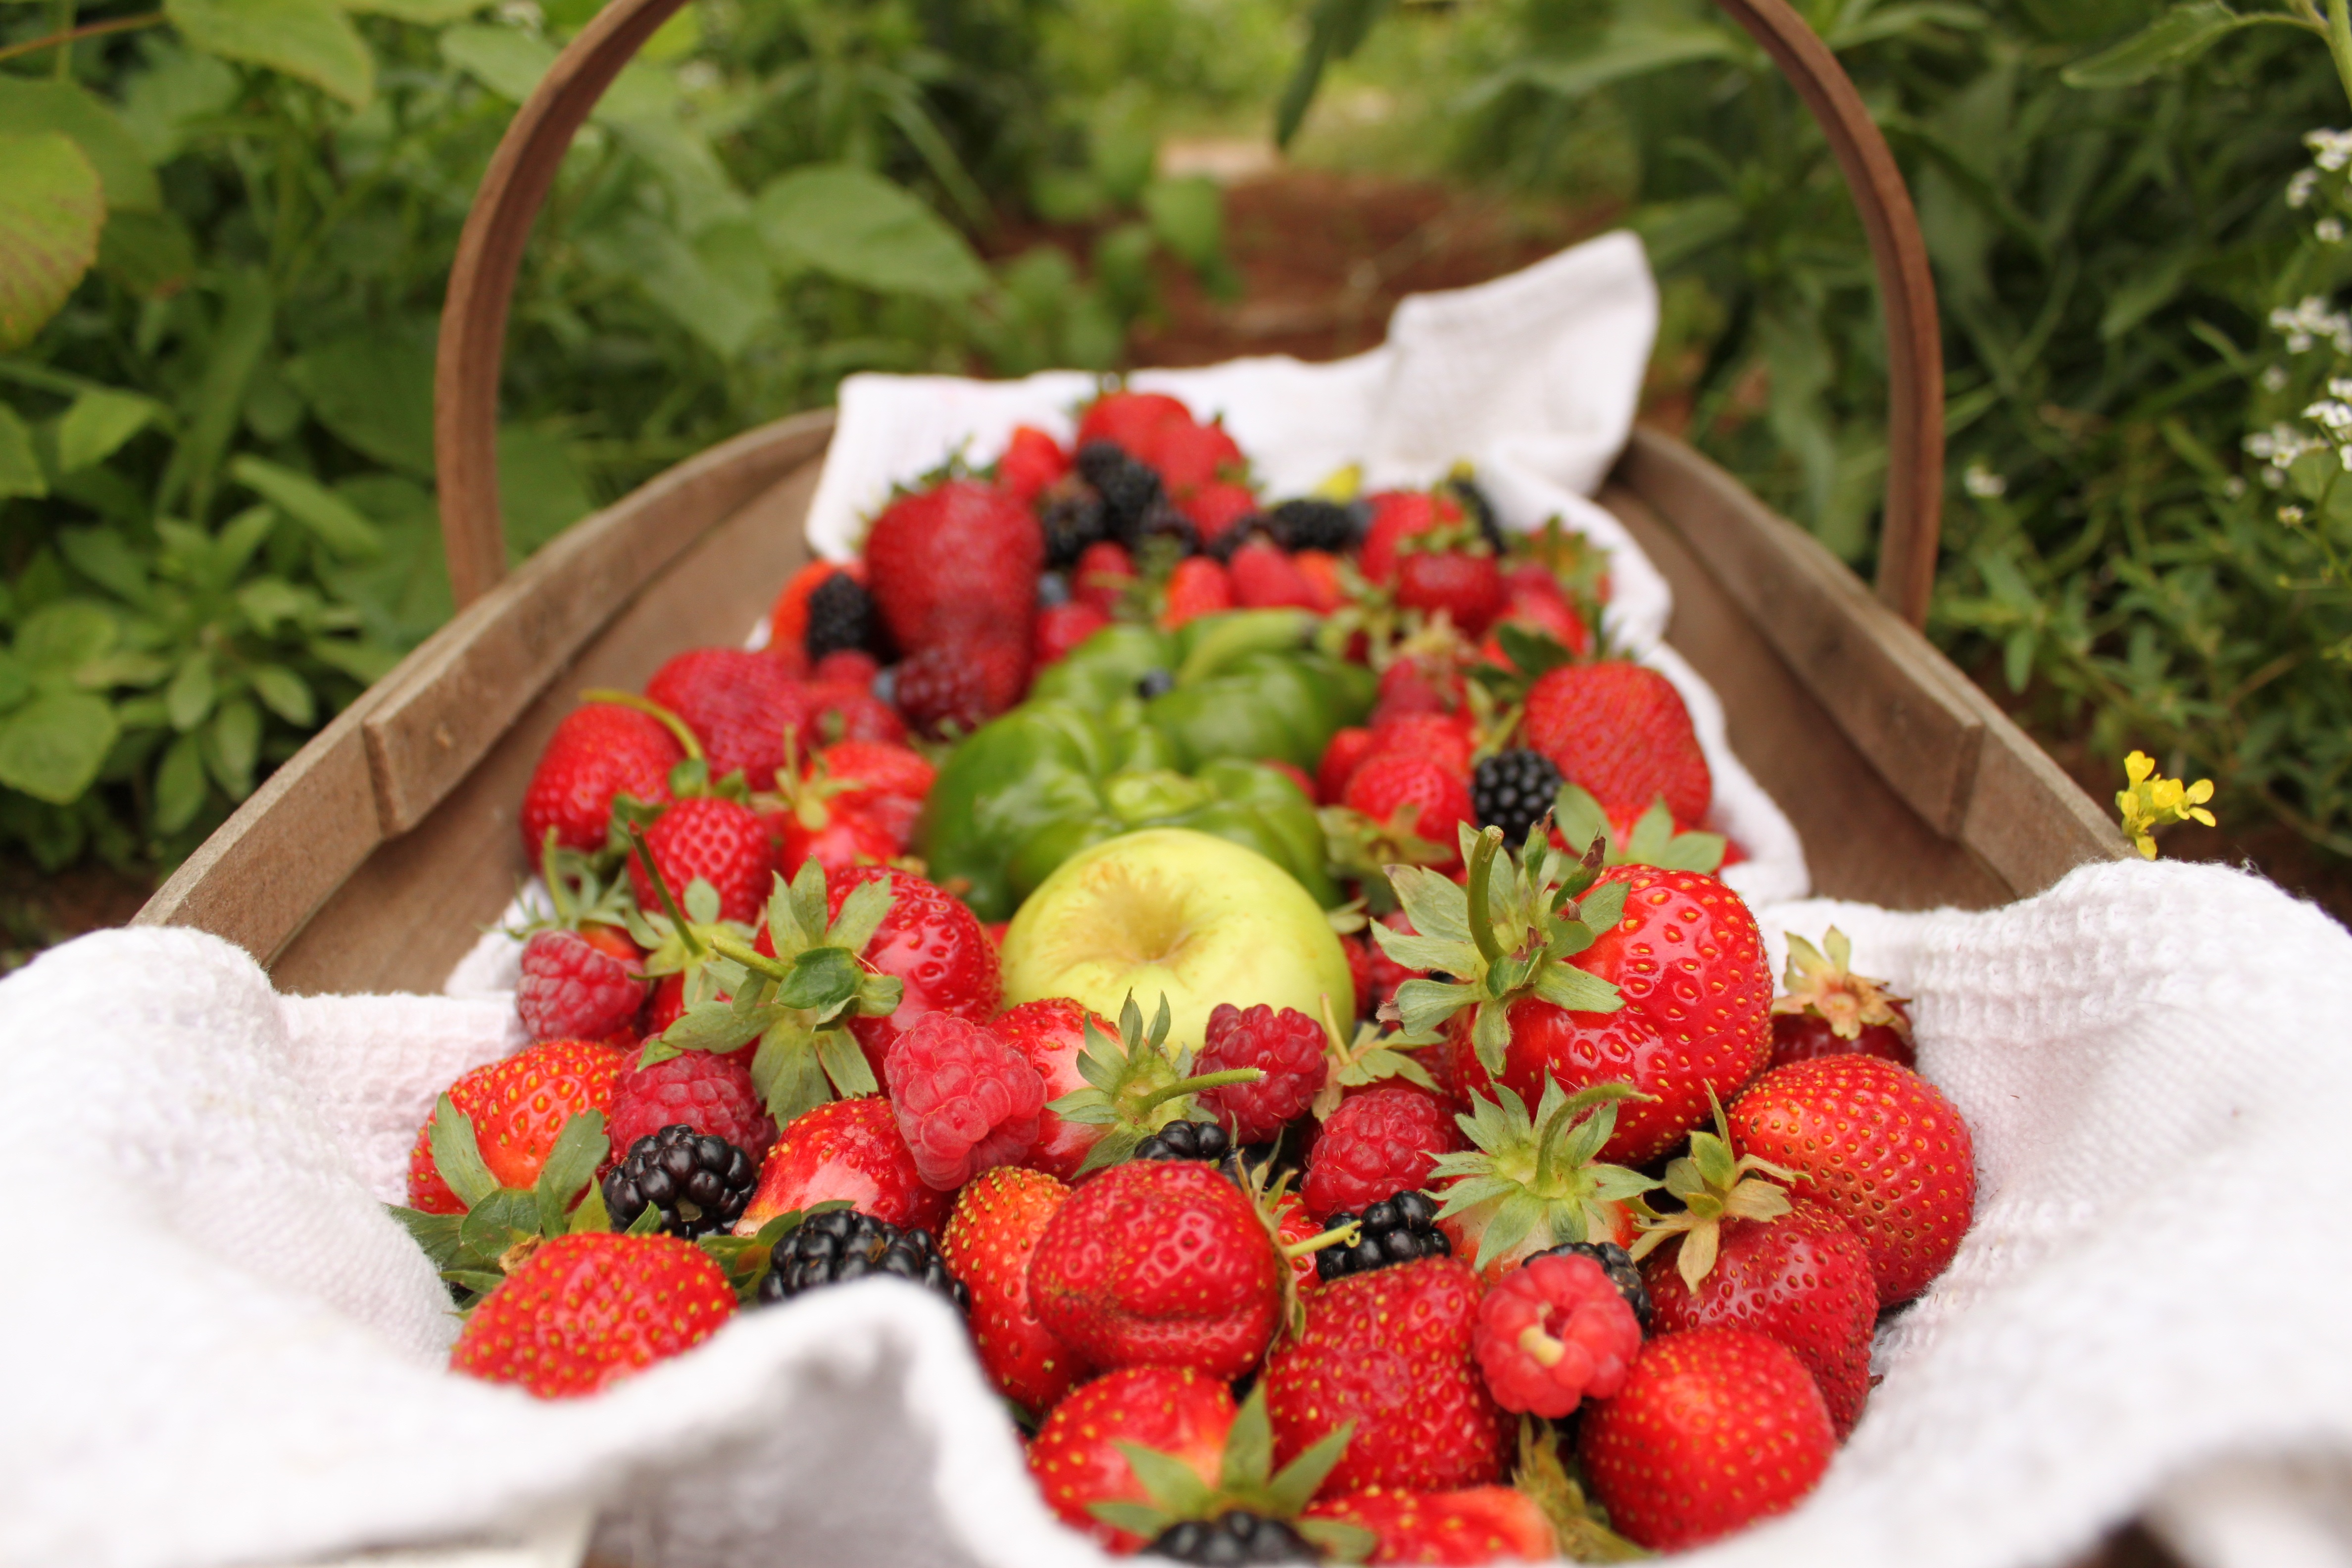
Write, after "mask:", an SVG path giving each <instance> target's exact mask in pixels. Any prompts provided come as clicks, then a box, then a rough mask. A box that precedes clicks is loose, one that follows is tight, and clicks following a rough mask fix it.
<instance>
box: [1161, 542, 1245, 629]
mask: <svg viewBox="0 0 2352 1568" xmlns="http://www.w3.org/2000/svg"><path fill="white" fill-rule="evenodd" d="M1233 607H1234V584H1233V579H1232V578H1231V577H1228V576H1227V575H1226V574H1225V569H1224V568H1223V567H1222V566H1220V565H1218V564H1217V563H1215V562H1214V561H1213V560H1211V559H1210V558H1209V557H1208V556H1205V555H1194V556H1190V557H1188V558H1187V559H1185V560H1182V561H1180V562H1178V563H1176V570H1175V571H1174V572H1173V573H1171V574H1170V575H1169V578H1168V604H1167V607H1166V608H1164V609H1162V610H1161V611H1160V626H1162V627H1163V628H1164V629H1166V630H1169V631H1174V630H1175V629H1176V628H1177V627H1178V626H1182V625H1183V624H1184V623H1185V622H1187V621H1191V620H1197V619H1199V618H1200V617H1201V616H1213V615H1215V614H1217V613H1218V612H1219V611H1221V610H1230V609H1232V608H1233Z"/></svg>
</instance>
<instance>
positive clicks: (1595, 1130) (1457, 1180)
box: [1341, 1082, 1657, 1280]
mask: <svg viewBox="0 0 2352 1568" xmlns="http://www.w3.org/2000/svg"><path fill="white" fill-rule="evenodd" d="M1400 1092H1405V1091H1400ZM1623 1093H1624V1086H1622V1084H1609V1085H1604V1086H1601V1087H1600V1088H1595V1089H1585V1090H1584V1091H1582V1092H1581V1093H1580V1094H1576V1095H1570V1094H1569V1093H1567V1092H1566V1091H1565V1090H1564V1089H1561V1088H1560V1086H1559V1084H1557V1083H1551V1082H1547V1083H1546V1084H1545V1085H1544V1090H1543V1098H1542V1099H1541V1100H1538V1101H1537V1102H1536V1105H1535V1109H1534V1110H1532V1111H1530V1110H1528V1106H1527V1104H1526V1102H1524V1101H1523V1100H1520V1099H1519V1097H1518V1096H1517V1095H1516V1094H1514V1093H1512V1092H1511V1091H1510V1090H1509V1089H1501V1090H1498V1091H1497V1092H1496V1097H1495V1098H1494V1099H1492V1100H1488V1099H1486V1098H1485V1097H1484V1096H1476V1097H1473V1098H1472V1100H1471V1101H1470V1114H1469V1115H1467V1116H1465V1117H1462V1118H1460V1119H1459V1120H1458V1121H1457V1123H1456V1124H1457V1125H1459V1126H1462V1128H1463V1130H1464V1131H1466V1132H1467V1133H1468V1134H1469V1138H1470V1142H1471V1144H1472V1145H1473V1146H1472V1147H1471V1148H1468V1149H1464V1150H1462V1151H1460V1152H1455V1153H1451V1154H1446V1155H1444V1156H1443V1157H1442V1158H1440V1159H1439V1160H1438V1162H1437V1163H1436V1165H1435V1167H1434V1168H1433V1170H1432V1172H1431V1173H1430V1179H1429V1190H1430V1191H1432V1192H1433V1193H1436V1194H1440V1195H1441V1196H1443V1197H1444V1199H1445V1206H1444V1208H1442V1209H1440V1210H1439V1211H1438V1216H1437V1218H1438V1228H1439V1229H1441V1230H1443V1231H1444V1232H1445V1234H1446V1236H1447V1237H1449V1238H1451V1240H1452V1241H1453V1243H1454V1253H1455V1254H1456V1255H1457V1256H1459V1257H1464V1258H1470V1259H1471V1260H1472V1266H1473V1267H1475V1268H1476V1269H1477V1270H1478V1271H1479V1273H1481V1274H1482V1275H1484V1276H1485V1277H1486V1279H1490V1280H1494V1279H1502V1278H1503V1277H1504V1276H1505V1275H1506V1273H1507V1271H1508V1270H1510V1269H1511V1268H1513V1267H1514V1266H1516V1265H1517V1264H1518V1263H1520V1262H1522V1261H1523V1260H1525V1259H1527V1258H1530V1257H1532V1256H1534V1255H1535V1254H1537V1253H1540V1252H1547V1251H1549V1250H1550V1249H1551V1248H1553V1247H1559V1246H1562V1245H1564V1244H1568V1243H1572V1242H1580V1243H1584V1244H1587V1245H1597V1244H1600V1243H1602V1242H1613V1243H1615V1244H1616V1245H1617V1246H1619V1247H1623V1246H1625V1245H1627V1244H1628V1243H1630V1242H1632V1241H1633V1211H1632V1210H1631V1209H1630V1208H1629V1207H1628V1206H1627V1200H1628V1199H1631V1198H1633V1197H1635V1196H1637V1195H1639V1194H1643V1193H1645V1192H1648V1191H1650V1190H1651V1189H1652V1188H1654V1187H1655V1186H1656V1185H1657V1183H1655V1182H1654V1181H1652V1180H1651V1179H1650V1178H1648V1177H1647V1176H1644V1175H1643V1174H1642V1173H1640V1172H1638V1171H1631V1170H1628V1169H1626V1168H1625V1167H1624V1166H1622V1165H1613V1164H1611V1163H1608V1162H1606V1161H1605V1160H1603V1159H1602V1158H1601V1150H1602V1148H1603V1146H1604V1145H1606V1144H1607V1143H1608V1142H1611V1137H1610V1134H1611V1132H1612V1130H1613V1129H1614V1128H1615V1126H1616V1124H1617V1113H1618V1110H1619V1101H1620V1100H1621V1098H1622V1095H1623ZM1341 1109H1342V1110H1345V1109H1346V1107H1345V1106H1342V1107H1341Z"/></svg>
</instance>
